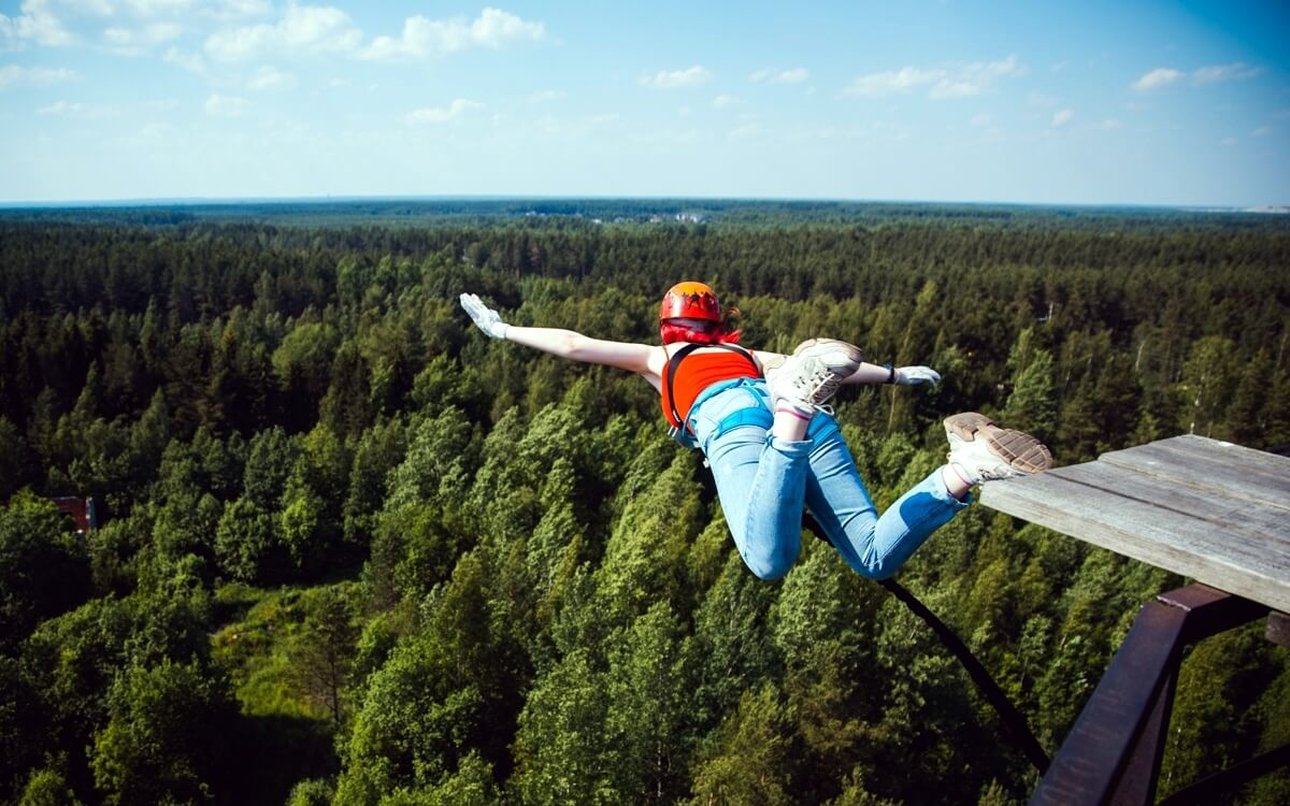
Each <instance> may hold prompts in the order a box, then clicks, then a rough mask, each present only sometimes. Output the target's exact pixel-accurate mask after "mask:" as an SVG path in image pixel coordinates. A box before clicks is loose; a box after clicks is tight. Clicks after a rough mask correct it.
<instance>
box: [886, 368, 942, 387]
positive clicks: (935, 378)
mask: <svg viewBox="0 0 1290 806" xmlns="http://www.w3.org/2000/svg"><path fill="white" fill-rule="evenodd" d="M891 382H892V383H894V384H896V385H898V386H916V385H917V384H920V383H940V382H941V373H939V372H937V371H936V370H934V369H932V368H931V367H923V366H917V367H896V368H895V369H894V370H892V379H891Z"/></svg>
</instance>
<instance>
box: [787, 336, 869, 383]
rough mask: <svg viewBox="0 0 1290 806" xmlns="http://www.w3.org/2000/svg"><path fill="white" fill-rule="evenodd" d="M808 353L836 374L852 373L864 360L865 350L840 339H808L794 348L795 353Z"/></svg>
mask: <svg viewBox="0 0 1290 806" xmlns="http://www.w3.org/2000/svg"><path fill="white" fill-rule="evenodd" d="M808 354H809V355H812V356H814V357H815V358H818V359H820V361H822V362H823V363H824V365H825V366H826V367H828V369H829V371H830V372H833V373H834V374H835V375H843V376H846V375H850V374H851V373H852V372H855V371H856V369H857V368H858V367H859V366H860V364H862V363H863V362H864V351H863V350H861V349H860V348H859V347H857V346H855V345H854V344H851V343H850V342H845V341H840V340H839V339H807V340H806V341H804V342H802V343H801V344H799V345H797V349H795V350H793V355H808ZM848 367H849V369H845V372H843V371H841V370H842V369H843V368H848ZM835 368H836V369H835Z"/></svg>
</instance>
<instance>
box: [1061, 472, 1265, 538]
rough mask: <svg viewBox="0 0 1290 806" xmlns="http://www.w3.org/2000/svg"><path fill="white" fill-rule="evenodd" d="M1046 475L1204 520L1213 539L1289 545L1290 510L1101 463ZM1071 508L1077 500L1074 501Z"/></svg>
mask: <svg viewBox="0 0 1290 806" xmlns="http://www.w3.org/2000/svg"><path fill="white" fill-rule="evenodd" d="M1050 475H1054V476H1056V477H1058V478H1062V479H1066V480H1068V481H1071V482H1073V483H1075V484H1082V485H1086V486H1089V487H1097V488H1098V489H1101V490H1105V491H1106V492H1109V493H1113V494H1117V495H1122V496H1124V497H1125V498H1129V499H1133V500H1136V501H1141V502H1145V503H1150V504H1154V505H1156V506H1158V507H1160V508H1161V509H1163V510H1165V511H1166V512H1168V513H1175V514H1178V515H1183V516H1186V517H1191V518H1196V519H1198V520H1201V521H1204V522H1206V523H1208V524H1210V526H1211V528H1213V529H1214V530H1215V531H1216V536H1215V539H1216V540H1217V541H1222V542H1225V543H1226V542H1230V541H1231V540H1236V539H1240V540H1244V541H1247V542H1250V543H1253V544H1254V545H1255V546H1265V545H1281V546H1284V547H1286V548H1287V549H1290V512H1287V511H1286V510H1284V509H1281V508H1279V507H1272V506H1269V505H1263V504H1259V503H1255V502H1250V501H1244V500H1235V499H1232V498H1230V497H1226V496H1221V495H1197V494H1196V493H1195V492H1194V491H1193V490H1190V489H1188V488H1185V487H1180V486H1179V485H1177V484H1174V483H1173V482H1172V481H1171V480H1168V479H1160V478H1155V477H1152V476H1147V475H1142V474H1138V473H1132V472H1129V471H1127V470H1126V469H1124V468H1121V467H1113V466H1111V465H1108V464H1106V463H1104V462H1088V463H1086V464H1082V465H1072V466H1070V467H1064V468H1059V469H1058V470H1055V471H1053V472H1052V473H1051V474H1050ZM1075 492H1076V493H1078V491H1075ZM1288 494H1290V493H1288ZM1054 505H1058V504H1056V503H1055V504H1054ZM1071 506H1080V504H1079V503H1078V502H1073V503H1071ZM1162 517H1163V515H1162Z"/></svg>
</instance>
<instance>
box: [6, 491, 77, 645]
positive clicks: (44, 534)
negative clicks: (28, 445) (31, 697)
mask: <svg viewBox="0 0 1290 806" xmlns="http://www.w3.org/2000/svg"><path fill="white" fill-rule="evenodd" d="M89 594H90V564H89V556H88V554H87V552H86V550H85V545H84V543H83V542H82V541H81V540H79V539H78V538H77V537H76V536H75V535H73V534H72V531H71V520H70V519H68V518H67V516H65V515H63V514H62V513H61V512H59V511H58V509H57V508H56V507H55V506H54V504H53V503H51V502H49V501H46V500H43V499H40V498H37V497H36V496H35V495H33V494H32V493H30V492H21V493H18V494H17V495H15V496H14V497H13V498H11V499H10V500H9V504H8V506H6V507H5V508H4V509H0V653H10V652H12V651H13V650H14V649H15V648H16V646H17V644H18V642H19V641H21V640H22V639H23V638H25V637H26V636H27V635H29V634H30V633H31V631H32V630H33V629H35V627H36V625H37V624H39V623H40V622H41V621H43V620H44V619H47V618H50V617H52V616H56V615H58V614H60V613H64V612H66V611H68V610H70V609H71V608H73V607H75V606H76V605H78V604H80V603H81V602H83V601H85V600H86V598H88V596H89Z"/></svg>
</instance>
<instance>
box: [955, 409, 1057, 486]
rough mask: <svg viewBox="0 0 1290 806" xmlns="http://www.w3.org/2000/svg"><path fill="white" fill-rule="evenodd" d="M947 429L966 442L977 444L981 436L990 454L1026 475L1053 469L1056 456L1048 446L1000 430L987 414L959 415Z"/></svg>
mask: <svg viewBox="0 0 1290 806" xmlns="http://www.w3.org/2000/svg"><path fill="white" fill-rule="evenodd" d="M944 425H945V433H946V434H952V435H954V436H956V437H958V438H959V439H961V440H963V441H964V442H975V441H976V438H977V436H978V435H979V436H981V437H982V438H983V439H984V440H985V446H986V448H988V449H989V451H990V453H993V454H994V455H995V456H997V457H999V458H1000V459H1002V460H1003V461H1005V462H1007V463H1008V465H1009V466H1010V467H1012V468H1013V469H1015V470H1018V471H1020V472H1022V473H1042V472H1043V471H1045V470H1049V469H1051V468H1052V466H1053V455H1052V453H1051V452H1050V451H1049V450H1048V446H1047V445H1045V444H1044V443H1042V442H1040V441H1039V440H1038V439H1036V438H1035V437H1032V436H1031V435H1030V434H1027V433H1026V432H1024V431H1016V430H1013V429H1011V428H1000V427H999V426H998V425H997V424H996V423H995V422H994V420H991V419H990V418H989V417H986V416H985V415H984V414H979V413H977V412H975V411H969V412H963V413H962V414H955V415H952V416H950V417H946V418H945V420H944Z"/></svg>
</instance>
